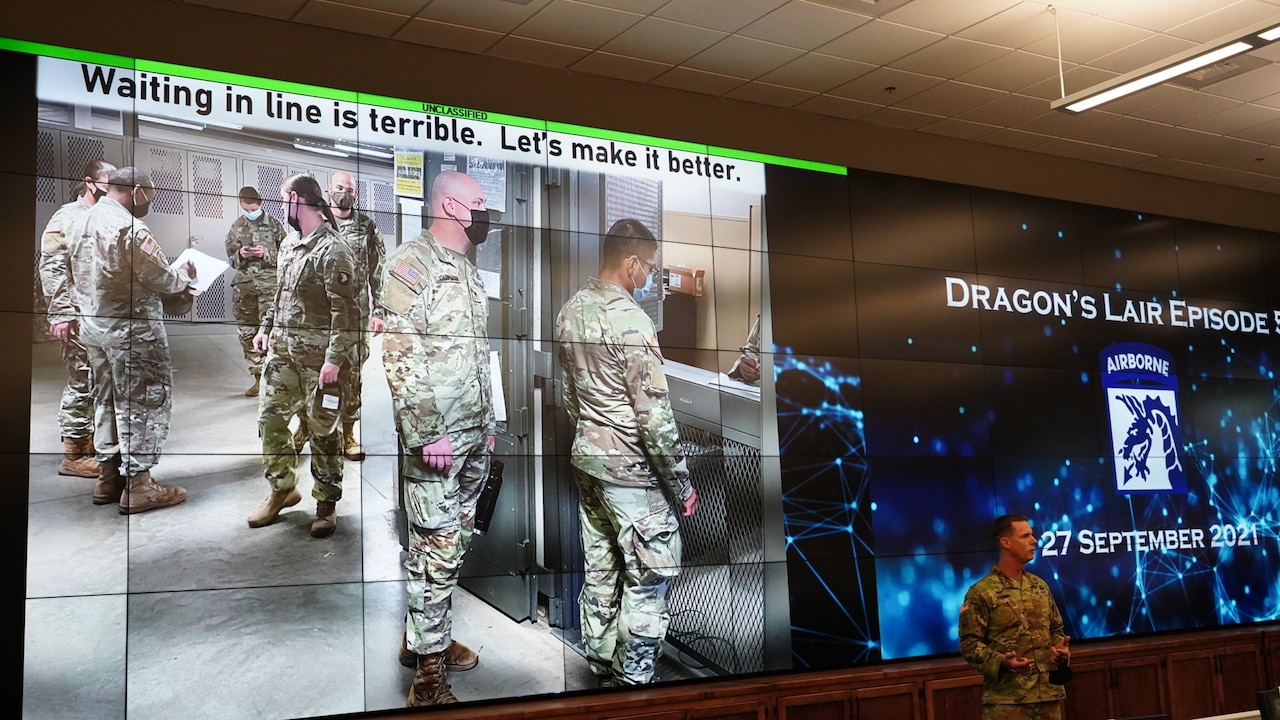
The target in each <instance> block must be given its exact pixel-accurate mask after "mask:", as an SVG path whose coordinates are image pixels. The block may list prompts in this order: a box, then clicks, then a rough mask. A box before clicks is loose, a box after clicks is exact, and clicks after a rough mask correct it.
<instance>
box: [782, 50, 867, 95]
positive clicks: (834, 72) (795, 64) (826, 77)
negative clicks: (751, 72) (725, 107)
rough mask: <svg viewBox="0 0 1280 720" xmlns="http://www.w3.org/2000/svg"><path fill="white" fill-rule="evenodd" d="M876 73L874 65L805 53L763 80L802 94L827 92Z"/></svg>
mask: <svg viewBox="0 0 1280 720" xmlns="http://www.w3.org/2000/svg"><path fill="white" fill-rule="evenodd" d="M875 69H876V66H875V65H870V64H868V63H860V62H854V61H853V60H845V59H844V58H838V57H832V56H830V55H822V54H819V53H806V54H804V55H801V56H800V57H798V58H796V59H795V60H792V61H791V62H789V63H787V64H786V65H783V66H782V67H780V68H778V69H777V70H774V71H772V72H769V73H765V74H764V75H762V76H760V80H762V81H764V82H769V83H774V84H775V85H786V86H788V87H794V88H800V89H801V90H813V91H815V92H826V91H827V90H830V89H831V88H833V87H838V86H840V85H843V84H845V83H847V82H849V81H850V80H853V79H854V78H856V77H859V76H861V75H866V74H867V73H869V72H871V71H872V70H875Z"/></svg>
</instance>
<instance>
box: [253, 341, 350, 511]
mask: <svg viewBox="0 0 1280 720" xmlns="http://www.w3.org/2000/svg"><path fill="white" fill-rule="evenodd" d="M321 364H323V361H318V362H316V363H315V366H314V367H312V366H311V365H310V364H307V365H303V364H299V363H295V362H294V361H293V359H292V358H290V357H288V356H287V355H285V354H283V353H278V352H276V350H275V348H274V347H273V348H272V349H271V350H268V351H267V358H266V361H265V362H264V363H263V366H262V388H261V394H260V395H259V397H258V434H259V435H260V436H261V437H262V463H263V464H264V465H266V466H267V470H266V477H267V482H269V483H271V489H272V491H278V490H291V489H293V488H294V487H296V486H297V484H298V473H297V469H298V454H297V452H295V451H294V448H293V433H291V432H290V431H289V420H291V419H292V418H293V416H294V415H298V416H299V417H301V418H302V419H303V420H304V421H306V423H307V425H308V426H309V427H310V428H311V479H312V480H313V481H314V482H313V484H312V486H311V496H312V497H314V498H315V499H316V500H319V501H325V502H337V501H339V500H341V499H342V429H341V428H335V429H334V430H333V431H332V432H330V433H329V434H327V435H319V434H317V433H316V431H317V430H318V429H319V428H323V427H331V426H332V425H333V422H332V421H331V420H330V419H328V418H320V417H316V408H315V403H314V402H313V400H314V398H315V393H316V387H317V386H318V385H319V382H320V366H321Z"/></svg>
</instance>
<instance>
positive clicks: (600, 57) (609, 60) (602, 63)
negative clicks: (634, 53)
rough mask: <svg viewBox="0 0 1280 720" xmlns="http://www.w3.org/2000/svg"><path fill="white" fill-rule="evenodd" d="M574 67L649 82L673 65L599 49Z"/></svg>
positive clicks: (623, 78)
mask: <svg viewBox="0 0 1280 720" xmlns="http://www.w3.org/2000/svg"><path fill="white" fill-rule="evenodd" d="M572 69H573V70H578V71H581V72H589V73H592V74H595V75H604V76H607V77H614V78H620V79H622V80H634V81H635V82H649V81H650V80H652V79H654V78H656V77H658V76H659V75H661V74H662V73H664V72H666V71H667V70H670V69H671V65H670V64H669V63H659V62H652V61H649V60H641V59H639V58H633V57H628V56H626V55H614V54H613V53H607V52H604V51H601V50H597V51H596V52H593V53H591V54H590V55H588V56H586V57H584V58H582V59H581V60H579V61H578V62H576V63H574V65H573V68H572Z"/></svg>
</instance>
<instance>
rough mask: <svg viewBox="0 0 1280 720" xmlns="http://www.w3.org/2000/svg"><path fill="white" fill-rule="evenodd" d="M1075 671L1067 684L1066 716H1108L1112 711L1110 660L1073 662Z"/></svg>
mask: <svg viewBox="0 0 1280 720" xmlns="http://www.w3.org/2000/svg"><path fill="white" fill-rule="evenodd" d="M1071 670H1072V672H1073V673H1074V675H1073V676H1072V678H1071V682H1070V683H1068V684H1067V702H1066V718H1067V720H1107V719H1108V718H1113V717H1116V715H1115V714H1114V713H1112V711H1111V709H1112V705H1111V684H1112V683H1113V682H1114V681H1115V680H1114V676H1113V675H1112V671H1111V663H1109V662H1105V661H1095V662H1078V661H1076V662H1072V663H1071Z"/></svg>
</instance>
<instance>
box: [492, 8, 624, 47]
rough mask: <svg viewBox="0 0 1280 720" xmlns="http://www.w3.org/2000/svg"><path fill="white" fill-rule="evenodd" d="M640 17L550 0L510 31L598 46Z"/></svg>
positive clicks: (527, 35) (556, 40)
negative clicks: (550, 0)
mask: <svg viewBox="0 0 1280 720" xmlns="http://www.w3.org/2000/svg"><path fill="white" fill-rule="evenodd" d="M642 17H643V16H642V15H637V14H635V13H629V12H623V11H621V10H612V9H609V8H602V7H597V6H595V5H586V4H584V3H580V2H574V0H552V2H551V4H550V5H548V6H546V7H545V8H543V9H542V11H541V12H539V13H538V14H537V15H534V16H533V17H531V18H529V19H528V20H526V21H525V22H524V23H523V24H521V25H520V27H518V28H516V29H515V30H514V31H513V33H512V34H514V35H516V36H518V37H526V38H531V39H533V40H545V41H546V42H553V43H559V44H561V45H573V46H575V47H585V48H598V47H600V46H601V45H604V44H605V43H607V42H609V41H610V40H612V39H614V38H615V37H617V36H618V35H619V34H620V33H622V32H623V31H624V30H626V29H627V28H629V27H631V26H632V25H635V24H636V23H637V22H639V21H640V20H641V18H642Z"/></svg>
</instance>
